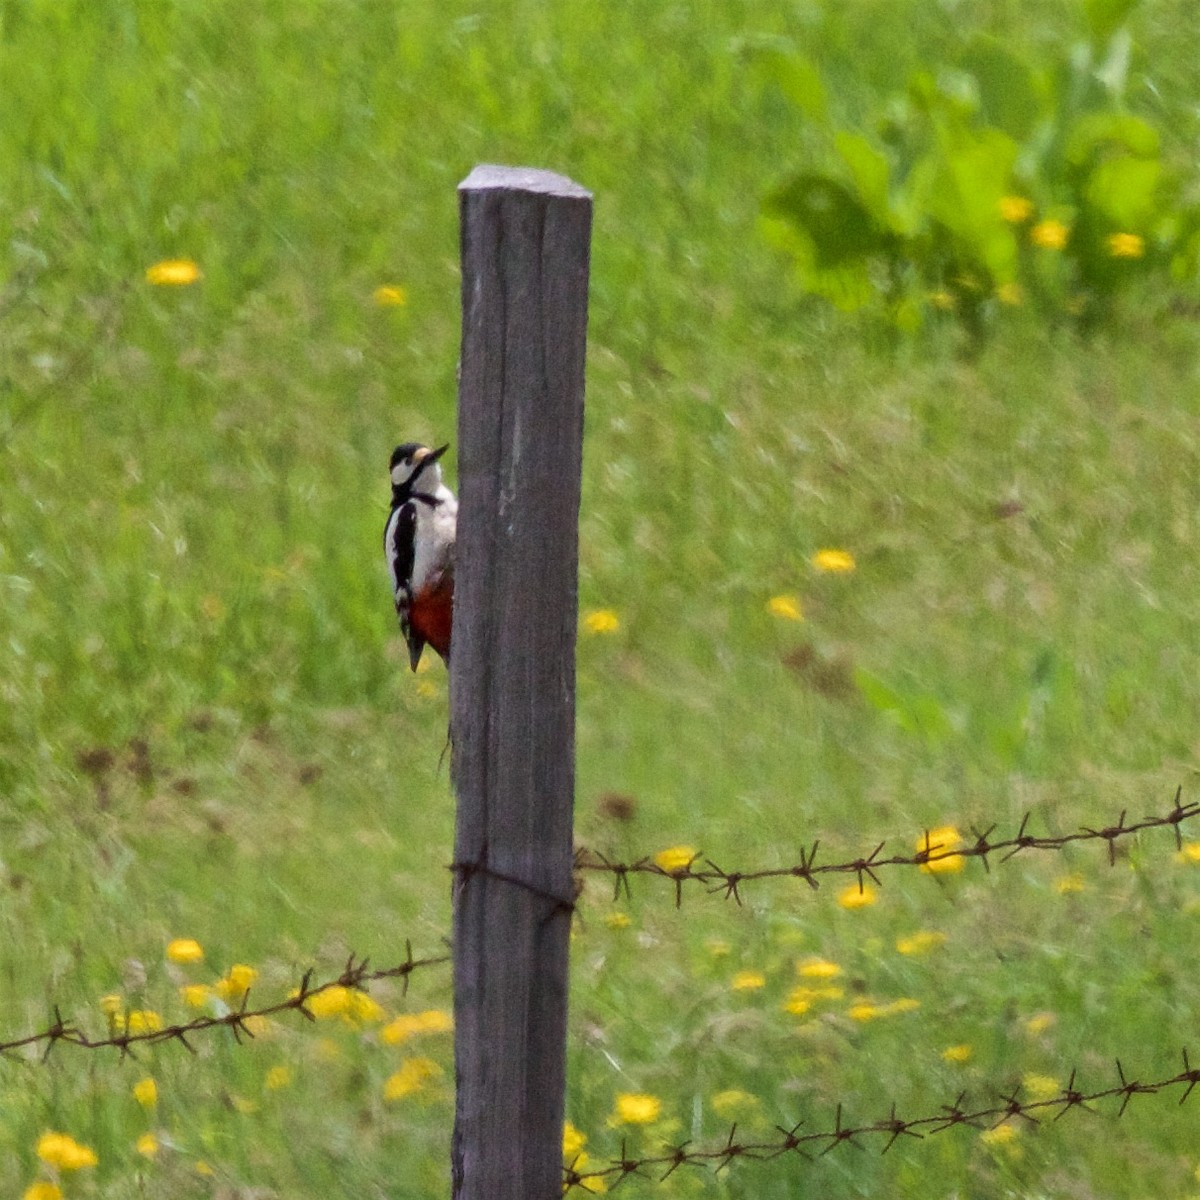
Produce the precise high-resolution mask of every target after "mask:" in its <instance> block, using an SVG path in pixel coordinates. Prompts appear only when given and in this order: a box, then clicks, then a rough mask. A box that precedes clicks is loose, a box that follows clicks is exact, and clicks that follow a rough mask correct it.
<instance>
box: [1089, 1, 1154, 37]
mask: <svg viewBox="0 0 1200 1200" xmlns="http://www.w3.org/2000/svg"><path fill="white" fill-rule="evenodd" d="M1139 2H1140V0H1084V2H1083V12H1084V16H1085V17H1086V18H1087V23H1088V31H1089V32H1090V33H1091V35H1092V40H1093V41H1094V42H1097V43H1100V44H1103V43H1105V42H1107V41H1108V39H1109V38H1110V37H1112V35H1113V34H1114V33H1115V32H1116V31H1117V30H1118V29H1119V28H1120V27H1121V26H1122V25H1123V24H1124V23H1125V21H1127V20H1128V19H1129V16H1130V14H1131V13H1132V12H1133V10H1134V9H1135V8H1137V6H1138V4H1139Z"/></svg>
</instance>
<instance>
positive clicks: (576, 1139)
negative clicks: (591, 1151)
mask: <svg viewBox="0 0 1200 1200" xmlns="http://www.w3.org/2000/svg"><path fill="white" fill-rule="evenodd" d="M587 1140H588V1139H587V1134H586V1133H583V1132H582V1131H581V1130H579V1129H576V1128H575V1126H574V1125H572V1124H571V1122H570V1121H564V1122H563V1158H564V1159H566V1161H567V1162H574V1161H575V1159H576V1158H578V1157H579V1155H580V1153H581V1152H582V1151H583V1148H584V1146H586V1145H587Z"/></svg>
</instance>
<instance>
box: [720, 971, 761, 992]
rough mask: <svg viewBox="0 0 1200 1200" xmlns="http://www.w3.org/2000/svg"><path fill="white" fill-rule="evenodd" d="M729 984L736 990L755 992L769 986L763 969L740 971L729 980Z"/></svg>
mask: <svg viewBox="0 0 1200 1200" xmlns="http://www.w3.org/2000/svg"><path fill="white" fill-rule="evenodd" d="M729 986H730V987H731V988H733V990H734V991H735V992H755V991H758V989H759V988H762V987H766V986H767V977H766V976H765V975H764V974H763V973H762V972H761V971H739V972H738V973H737V974H736V975H735V976H734V977H733V978H732V979H731V980H730V981H729Z"/></svg>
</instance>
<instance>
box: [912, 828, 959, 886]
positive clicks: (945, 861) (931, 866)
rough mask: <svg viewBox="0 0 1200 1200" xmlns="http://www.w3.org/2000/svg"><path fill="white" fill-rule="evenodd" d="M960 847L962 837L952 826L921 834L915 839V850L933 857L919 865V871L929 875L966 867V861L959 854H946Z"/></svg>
mask: <svg viewBox="0 0 1200 1200" xmlns="http://www.w3.org/2000/svg"><path fill="white" fill-rule="evenodd" d="M961 845H962V836H961V835H960V834H959V832H958V830H957V829H955V828H954V826H953V825H942V826H939V827H938V828H937V829H931V830H929V831H928V833H923V834H922V835H921V836H920V837H919V838H918V839H917V849H918V850H920V851H927V852H928V853H929V854H930V855H931V856H933V857H931V859H930V861H929V862H924V863H922V864H921V870H922V871H925V872H927V873H928V874H930V875H945V874H949V873H951V872H953V871H961V870H962V869H963V867H965V866H966V865H967V860H966V859H965V858H963V856H962V855H961V854H950V853H948V852H949V851H951V850H955V849H957V848H958V847H959V846H961Z"/></svg>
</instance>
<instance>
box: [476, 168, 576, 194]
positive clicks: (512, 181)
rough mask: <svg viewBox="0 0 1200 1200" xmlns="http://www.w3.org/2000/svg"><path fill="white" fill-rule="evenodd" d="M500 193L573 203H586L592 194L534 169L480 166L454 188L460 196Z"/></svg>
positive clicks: (562, 177)
mask: <svg viewBox="0 0 1200 1200" xmlns="http://www.w3.org/2000/svg"><path fill="white" fill-rule="evenodd" d="M497 189H503V190H505V191H514V192H540V193H542V194H544V195H548V196H562V197H564V198H566V199H573V200H590V199H591V198H592V193H591V192H589V191H588V190H587V188H583V187H580V186H579V184H577V183H576V182H575V181H574V180H573V179H568V178H567V177H566V176H565V175H558V174H555V172H553V171H542V170H540V169H539V168H537V167H500V166H493V165H491V164H489V163H484V164H482V165H481V166H478V167H476V168H475V169H474V170H473V171H472V172H471V173H470V175H468V176H467V177H466V179H464V180H463V181H462V183H460V184H459V185H458V190H459V191H460V192H486V191H495V190H497Z"/></svg>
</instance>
